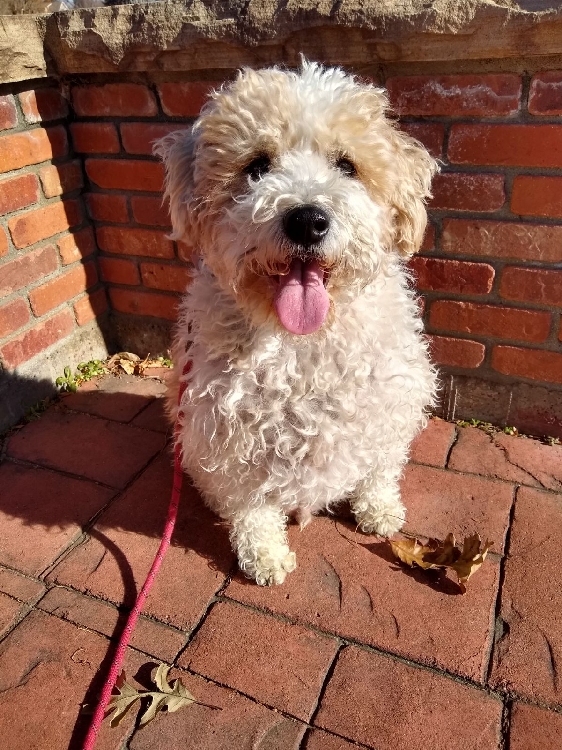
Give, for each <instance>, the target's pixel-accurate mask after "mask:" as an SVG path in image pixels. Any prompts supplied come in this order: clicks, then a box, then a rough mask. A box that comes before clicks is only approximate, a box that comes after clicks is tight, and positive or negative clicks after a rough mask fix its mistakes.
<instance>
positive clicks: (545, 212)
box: [511, 175, 562, 217]
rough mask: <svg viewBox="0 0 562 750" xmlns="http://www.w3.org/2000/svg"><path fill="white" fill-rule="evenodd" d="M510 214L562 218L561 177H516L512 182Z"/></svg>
mask: <svg viewBox="0 0 562 750" xmlns="http://www.w3.org/2000/svg"><path fill="white" fill-rule="evenodd" d="M511 212H512V213H514V214H521V215H522V216H552V217H562V177H534V176H532V175H517V177H516V178H515V180H514V181H513V190H512V194H511Z"/></svg>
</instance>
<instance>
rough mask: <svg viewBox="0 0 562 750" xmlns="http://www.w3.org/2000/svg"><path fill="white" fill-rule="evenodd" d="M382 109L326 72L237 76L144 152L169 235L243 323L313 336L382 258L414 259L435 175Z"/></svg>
mask: <svg viewBox="0 0 562 750" xmlns="http://www.w3.org/2000/svg"><path fill="white" fill-rule="evenodd" d="M387 107H388V102H387V99H386V96H385V94H384V92H383V91H382V90H381V89H378V88H375V87H374V86H372V85H368V84H363V83H359V82H358V81H357V80H356V79H354V78H353V77H351V76H348V75H346V74H345V73H344V72H343V71H341V70H339V69H324V68H322V67H321V66H319V65H316V64H311V63H304V64H303V67H302V69H301V71H300V72H299V73H295V72H287V71H282V70H279V69H276V68H272V69H268V70H261V71H253V70H244V71H242V72H241V73H240V74H239V76H238V78H237V79H236V80H235V81H234V83H232V84H230V85H229V86H228V87H225V88H223V89H222V90H220V91H217V92H215V93H214V94H213V95H212V98H211V99H210V101H209V102H208V103H207V104H206V105H205V107H204V108H203V110H202V112H201V115H200V117H199V119H198V120H197V122H196V123H195V124H194V126H193V128H192V130H191V131H181V132H179V133H173V134H171V135H169V136H167V137H165V138H164V139H163V140H161V141H160V142H159V143H158V144H157V146H156V149H155V150H156V153H158V154H159V155H160V156H161V157H162V158H163V159H164V163H165V166H166V194H167V196H168V198H169V201H170V209H171V216H172V224H173V229H174V234H173V237H174V238H175V239H184V240H187V241H188V242H189V243H191V244H193V245H195V246H196V248H197V250H198V251H199V252H200V253H201V255H202V256H203V259H204V261H205V263H206V264H207V265H208V267H209V268H210V269H211V271H212V272H213V273H214V275H215V276H216V278H217V280H218V282H219V284H220V285H221V287H222V288H223V289H224V290H225V291H228V293H230V294H232V295H234V296H235V298H236V300H237V304H238V305H239V307H240V308H242V309H243V310H244V312H245V314H246V315H247V317H248V318H249V319H250V320H251V321H252V323H253V324H255V325H259V324H260V323H262V322H264V321H265V320H268V319H271V318H272V316H273V318H274V319H276V320H277V321H278V323H280V324H281V326H282V327H283V328H285V329H286V330H288V331H289V332H291V333H294V334H307V333H312V332H314V331H316V330H318V329H319V328H321V327H322V325H323V324H324V322H325V320H326V319H327V317H328V313H329V310H330V308H332V309H333V310H337V306H338V303H339V302H345V301H349V300H350V299H352V298H353V297H354V296H356V295H357V294H358V293H359V292H360V290H361V289H362V288H364V287H365V285H366V284H368V283H369V282H370V281H371V280H372V279H373V278H374V277H375V275H376V274H377V272H378V271H379V270H380V268H381V264H382V263H383V262H384V259H385V258H386V257H388V254H390V253H399V254H401V255H402V256H409V255H411V254H412V253H414V252H415V251H417V250H418V249H419V247H420V244H421V242H422V239H423V233H424V229H425V225H426V211H425V206H424V201H425V199H426V198H427V197H428V196H429V192H430V182H431V177H432V174H433V173H434V171H435V169H436V164H435V162H434V160H433V159H432V158H431V157H430V156H429V154H428V153H427V151H426V150H425V149H424V148H423V147H422V146H421V145H420V144H419V143H417V142H416V141H414V140H413V139H412V138H409V137H408V136H406V135H404V134H403V133H400V132H399V131H398V130H397V129H396V127H395V126H394V124H393V123H392V122H391V121H390V120H389V119H387V117H386V110H387ZM334 314H337V313H334Z"/></svg>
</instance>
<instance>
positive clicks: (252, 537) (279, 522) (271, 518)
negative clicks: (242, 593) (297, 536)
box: [230, 505, 297, 586]
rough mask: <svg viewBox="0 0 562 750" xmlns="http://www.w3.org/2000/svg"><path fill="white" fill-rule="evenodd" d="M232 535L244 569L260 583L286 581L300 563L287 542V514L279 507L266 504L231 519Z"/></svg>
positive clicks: (231, 537)
mask: <svg viewBox="0 0 562 750" xmlns="http://www.w3.org/2000/svg"><path fill="white" fill-rule="evenodd" d="M230 520H231V522H232V531H231V532H230V539H231V542H232V547H233V549H234V551H235V552H236V554H237V556H238V563H239V565H240V569H241V570H243V571H244V573H245V574H246V575H247V576H248V578H254V579H255V581H256V583H258V584H259V585H260V586H267V585H269V584H272V583H283V581H284V580H285V577H286V575H287V573H291V572H292V571H293V570H294V569H295V568H296V566H297V562H296V559H295V553H294V552H291V550H290V549H289V545H288V544H287V529H286V524H287V516H286V515H285V514H284V513H283V511H281V510H280V509H279V508H275V507H272V506H270V505H263V506H261V507H259V508H254V509H248V510H246V511H244V512H243V513H240V514H237V515H236V516H235V517H234V518H232V519H230Z"/></svg>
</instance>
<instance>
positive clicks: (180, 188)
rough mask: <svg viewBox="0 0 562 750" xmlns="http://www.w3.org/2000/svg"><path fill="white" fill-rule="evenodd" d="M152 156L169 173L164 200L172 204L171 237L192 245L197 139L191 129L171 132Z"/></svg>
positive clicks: (160, 141)
mask: <svg viewBox="0 0 562 750" xmlns="http://www.w3.org/2000/svg"><path fill="white" fill-rule="evenodd" d="M153 153H154V154H155V155H156V156H159V157H160V158H161V159H162V161H163V162H164V167H165V170H166V179H165V182H164V198H165V199H166V198H167V199H168V200H169V202H170V216H171V219H172V234H171V235H170V238H171V239H173V240H184V241H186V242H187V243H188V244H193V241H194V236H193V234H194V229H195V215H194V209H195V206H194V200H193V176H194V175H193V171H194V162H195V136H194V134H193V133H192V132H191V131H190V130H179V131H177V132H175V133H170V134H169V135H166V136H164V138H161V139H160V140H159V141H156V143H155V144H154V148H153Z"/></svg>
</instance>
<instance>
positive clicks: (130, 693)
mask: <svg viewBox="0 0 562 750" xmlns="http://www.w3.org/2000/svg"><path fill="white" fill-rule="evenodd" d="M115 687H116V688H117V690H118V691H119V693H118V695H112V696H111V700H110V701H109V703H108V704H107V711H113V715H112V716H111V719H110V722H109V723H110V725H111V726H112V727H116V726H118V725H119V723H120V722H121V719H122V718H123V717H124V716H125V714H126V713H127V711H128V710H129V709H130V708H131V706H132V705H133V704H134V703H135V702H136V701H138V700H139V699H140V698H141V697H142V696H141V694H140V693H139V692H137V690H135V688H134V687H133V686H132V685H129V683H128V682H127V675H126V674H125V672H121V674H120V675H119V677H118V678H117V680H116V682H115Z"/></svg>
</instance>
